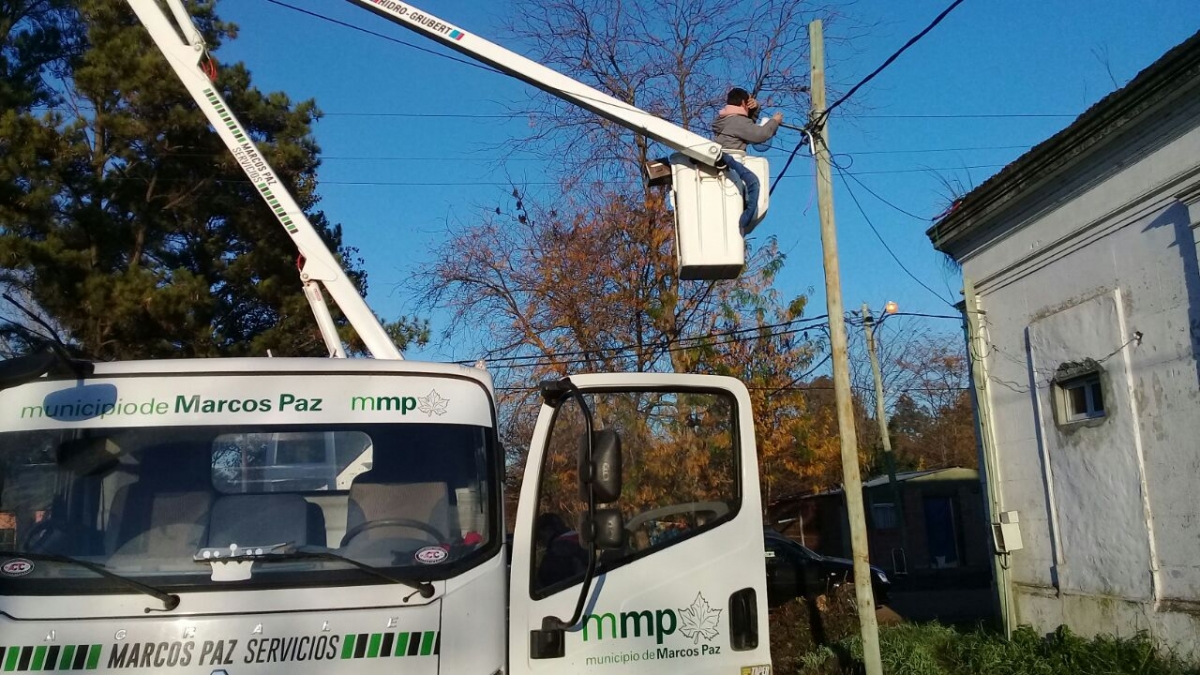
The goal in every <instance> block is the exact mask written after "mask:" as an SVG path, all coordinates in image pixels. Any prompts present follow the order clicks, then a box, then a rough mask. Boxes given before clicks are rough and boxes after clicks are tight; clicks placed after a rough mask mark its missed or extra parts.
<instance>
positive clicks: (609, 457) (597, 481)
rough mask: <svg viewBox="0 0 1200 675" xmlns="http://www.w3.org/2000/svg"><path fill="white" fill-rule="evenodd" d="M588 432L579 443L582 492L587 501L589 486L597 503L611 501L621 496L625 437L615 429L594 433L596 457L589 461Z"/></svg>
mask: <svg viewBox="0 0 1200 675" xmlns="http://www.w3.org/2000/svg"><path fill="white" fill-rule="evenodd" d="M587 441H588V439H587V435H584V436H583V437H581V438H580V443H579V496H580V499H582V500H583V501H587V498H588V487H589V486H590V487H591V489H592V491H593V492H594V494H595V495H596V503H597V504H609V503H612V502H615V501H617V499H619V498H620V496H621V437H620V436H619V435H617V432H615V431H613V430H612V429H604V430H602V431H596V432H593V433H592V461H591V462H590V463H589V462H588V443H587Z"/></svg>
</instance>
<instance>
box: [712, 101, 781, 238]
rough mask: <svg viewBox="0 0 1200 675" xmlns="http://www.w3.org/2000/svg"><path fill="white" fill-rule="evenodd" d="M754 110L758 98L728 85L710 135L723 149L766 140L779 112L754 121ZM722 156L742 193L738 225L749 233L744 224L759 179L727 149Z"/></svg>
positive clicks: (747, 221) (775, 128) (753, 212)
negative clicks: (727, 93)
mask: <svg viewBox="0 0 1200 675" xmlns="http://www.w3.org/2000/svg"><path fill="white" fill-rule="evenodd" d="M758 113H759V105H758V101H756V100H754V97H753V96H751V95H750V93H749V92H747V91H746V90H745V89H742V88H741V87H734V88H733V89H730V90H729V95H728V96H726V97H725V107H724V108H721V112H719V113H717V119H716V120H715V121H714V122H713V139H714V140H716V142H718V143H720V144H721V147H722V148H725V149H726V150H741V151H743V152H745V150H746V145H747V144H750V143H766V142H767V141H769V140H771V138H772V137H774V136H775V132H777V131H779V125H780V123H781V122H783V113H778V112H777V113H775V114H774V115H773V116H772V117H771V119H769V120H767V121H766V123H765V124H762V125H759V124H757V123H756V120H757V119H758ZM724 159H725V164H726V165H727V166H728V167H729V168H730V169H731V172H730V174H729V175H730V178H732V179H734V183H736V184H737V186H738V190H740V191H741V193H742V199H744V200H745V202H746V204H745V208H743V209H742V217H741V219H739V220H738V227H739V229H741V232H742V235H747V234H750V231H749V230H748V229H747V227H749V225H750V222H751V221H752V220H754V217H755V215H757V213H758V195H759V191H760V190H762V185H761V184H760V183H759V180H758V176H755V175H754V172H752V171H750V169H747V168H746V165H744V164H742V163H741V162H739V161H738V160H736V159H734V158H733V157H731V156H730V155H729V154H728V153H727V154H725V156H724Z"/></svg>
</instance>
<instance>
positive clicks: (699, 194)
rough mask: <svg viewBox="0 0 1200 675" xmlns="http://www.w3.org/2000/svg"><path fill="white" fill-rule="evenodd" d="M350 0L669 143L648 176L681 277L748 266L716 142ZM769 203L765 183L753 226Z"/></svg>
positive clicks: (469, 40) (384, 7) (474, 39)
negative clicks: (661, 191)
mask: <svg viewBox="0 0 1200 675" xmlns="http://www.w3.org/2000/svg"><path fill="white" fill-rule="evenodd" d="M349 1H350V2H352V3H353V4H356V5H359V6H361V7H363V8H365V9H367V10H369V11H371V12H374V13H375V14H378V15H379V16H382V17H384V18H385V19H388V20H389V21H392V22H393V23H396V24H399V25H400V26H403V27H405V28H408V29H409V30H412V31H414V32H416V33H419V34H421V35H424V36H425V37H428V38H432V39H434V40H436V41H437V42H440V43H441V44H443V45H445V46H447V47H449V48H450V49H453V50H455V51H457V52H459V53H461V54H464V55H466V56H468V57H470V58H472V59H474V60H476V61H479V62H481V63H484V64H487V65H489V66H491V67H493V68H495V69H497V70H499V71H501V72H504V73H507V74H508V75H511V76H513V77H515V78H517V79H520V80H522V81H524V82H527V83H529V84H531V85H533V86H535V87H537V88H538V89H541V90H542V91H544V92H546V93H548V94H550V95H552V96H556V97H558V98H561V99H563V100H564V101H567V102H568V103H572V104H574V105H577V106H579V107H581V108H584V109H585V110H590V111H592V112H594V113H596V114H597V115H600V116H601V117H604V118H605V119H607V120H609V121H611V122H614V123H616V124H619V125H621V126H623V127H625V128H626V129H629V130H631V131H633V132H635V133H638V134H642V135H644V136H648V137H650V138H652V139H654V140H656V141H658V142H659V143H662V144H663V145H665V146H667V147H669V148H671V149H672V150H674V151H675V153H674V154H673V155H671V156H670V157H669V158H667V162H666V163H667V164H669V165H670V173H669V174H668V176H669V178H668V177H667V176H664V177H662V178H659V179H652V180H651V183H652V184H666V183H670V184H671V186H672V192H671V201H672V204H673V206H674V211H675V233H676V242H675V243H676V262H677V267H678V271H679V275H680V277H681V278H684V279H732V278H736V277H737V276H738V275H739V274H741V271H742V268H743V267H744V266H745V241H744V240H743V237H742V232H741V231H740V229H739V227H738V219H739V217H740V216H741V214H742V210H743V205H742V197H741V194H740V193H739V192H738V190H737V187H736V186H735V185H734V184H733V183H732V182H731V181H730V180H729V179H728V178H727V177H726V176H725V172H724V170H723V169H724V162H723V161H722V156H723V151H722V149H721V146H720V144H718V143H716V142H715V141H713V140H711V139H707V138H705V137H703V136H700V135H699V134H696V133H694V132H692V131H689V130H687V129H684V128H683V127H680V126H678V125H676V124H674V123H672V122H669V121H667V120H664V119H661V118H659V117H656V116H654V115H652V114H650V113H648V112H646V111H644V110H641V109H639V108H637V107H635V106H633V105H630V104H629V103H626V102H624V101H621V100H619V99H617V98H614V97H612V96H610V95H608V94H606V93H604V92H602V91H600V90H598V89H595V88H593V87H590V86H588V85H586V84H584V83H582V82H579V81H577V80H574V79H572V78H570V77H568V76H566V75H563V74H562V73H559V72H557V71H555V70H552V69H550V68H547V67H546V66H543V65H542V64H540V63H537V62H536V61H533V60H531V59H528V58H526V57H524V56H521V55H520V54H517V53H515V52H513V51H510V50H508V49H505V48H504V47H501V46H499V45H497V44H495V43H492V42H489V41H488V40H485V39H483V38H481V37H479V36H478V35H474V34H471V33H468V32H466V31H464V30H463V29H461V28H459V27H457V26H455V25H453V24H451V23H449V22H447V21H444V20H442V19H439V18H438V17H435V16H432V15H430V14H427V13H425V12H422V11H421V10H419V9H417V8H416V7H413V6H412V5H409V4H406V3H402V2H396V1H395V0H349ZM739 154H740V153H739ZM742 161H743V163H744V164H745V165H746V166H747V167H748V168H749V169H750V170H751V171H753V172H754V173H755V175H757V176H758V178H759V181H760V183H761V184H763V185H766V184H768V183H769V181H768V166H767V161H766V160H765V159H763V158H761V157H746V158H744V159H743V160H742ZM654 164H657V165H658V166H659V167H662V166H663V164H664V163H663V162H662V161H659V162H655V163H654ZM654 171H655V170H654V169H651V168H650V167H647V175H648V176H651V177H652V176H653V172H654ZM664 173H665V171H664ZM768 205H769V190H761V191H760V194H759V201H758V208H757V214H756V216H755V218H754V220H753V221H751V223H750V226H751V227H753V226H754V225H757V224H758V223H759V222H760V221H761V220H762V218H763V217H764V216H765V215H766V213H767V208H768Z"/></svg>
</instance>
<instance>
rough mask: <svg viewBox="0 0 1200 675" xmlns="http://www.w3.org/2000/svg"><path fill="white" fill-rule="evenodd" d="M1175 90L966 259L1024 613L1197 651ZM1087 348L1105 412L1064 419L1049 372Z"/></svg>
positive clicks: (1035, 620) (1193, 101) (1198, 581)
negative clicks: (1015, 515) (1018, 545)
mask: <svg viewBox="0 0 1200 675" xmlns="http://www.w3.org/2000/svg"><path fill="white" fill-rule="evenodd" d="M1177 101H1185V102H1186V103H1174V104H1171V105H1169V106H1167V107H1164V108H1163V109H1161V110H1159V111H1157V112H1156V113H1154V114H1153V116H1151V117H1150V118H1148V119H1146V120H1145V121H1144V123H1139V124H1136V125H1130V126H1131V127H1134V129H1133V130H1132V131H1129V132H1126V133H1125V134H1123V136H1121V137H1120V138H1116V139H1109V140H1107V141H1105V142H1106V144H1107V145H1106V147H1105V149H1103V150H1101V151H1099V152H1097V153H1095V154H1094V155H1093V156H1092V157H1090V158H1088V159H1087V160H1085V162H1083V163H1080V164H1079V165H1078V166H1076V167H1075V168H1074V169H1073V170H1072V171H1071V172H1070V177H1069V178H1067V179H1065V180H1060V181H1056V182H1055V183H1054V184H1052V185H1048V186H1044V187H1042V188H1040V189H1037V190H1034V191H1032V193H1031V194H1028V195H1026V196H1024V197H1022V201H1021V203H1020V204H1019V205H1017V206H1016V207H1014V208H1013V209H1012V210H1011V211H1010V212H1009V213H1007V214H1006V215H1005V227H1004V228H1002V231H1001V232H1000V233H999V234H998V235H995V236H994V238H992V239H990V240H987V241H977V242H975V245H974V250H973V251H971V252H969V253H968V254H966V255H964V256H960V259H961V261H962V263H963V273H964V275H965V276H967V277H969V278H971V279H972V280H974V282H975V284H976V290H977V292H978V294H979V296H980V309H982V310H983V311H984V312H985V314H984V316H983V327H984V334H985V337H986V340H987V342H988V345H987V348H986V353H985V354H983V355H981V356H982V357H983V361H984V364H985V368H986V370H987V382H986V385H987V390H988V391H987V396H988V400H989V401H990V403H991V405H992V410H993V420H992V422H993V427H994V430H995V440H996V450H997V455H998V458H999V467H998V470H997V474H998V475H997V476H996V478H997V480H998V482H999V486H1000V494H1001V501H1002V509H1003V510H1016V511H1018V512H1019V513H1020V520H1021V533H1022V537H1023V539H1024V549H1023V550H1021V551H1018V552H1016V553H1014V554H1013V555H1012V556H1011V560H1010V561H1009V563H1008V564H1009V565H1010V569H1011V570H1012V577H1013V580H1014V584H1015V594H1016V611H1017V615H1018V619H1019V620H1020V621H1021V622H1027V623H1032V624H1034V626H1035V627H1037V628H1039V629H1043V630H1052V629H1053V628H1054V627H1056V626H1057V625H1059V624H1062V623H1066V624H1068V625H1070V626H1071V627H1072V628H1073V629H1075V630H1079V631H1082V632H1107V633H1114V634H1128V633H1130V632H1132V631H1134V630H1141V629H1145V630H1150V631H1151V632H1153V633H1154V634H1155V635H1157V636H1159V637H1160V638H1161V639H1162V640H1164V641H1165V642H1167V643H1169V644H1171V645H1172V646H1174V647H1176V648H1179V649H1181V650H1183V651H1184V652H1185V653H1191V654H1198V655H1200V653H1198V652H1197V649H1198V648H1197V646H1196V644H1195V643H1196V642H1197V640H1196V639H1195V637H1196V635H1198V634H1200V501H1198V500H1197V499H1196V494H1197V491H1198V490H1197V487H1198V485H1197V484H1198V482H1200V362H1198V361H1197V358H1196V353H1197V347H1198V345H1200V264H1197V259H1198V256H1197V238H1196V234H1195V229H1196V228H1197V227H1198V226H1200V87H1195V88H1194V90H1193V91H1191V92H1184V93H1182V94H1181V96H1180V97H1179V99H1177ZM1138 332H1140V334H1141V337H1140V339H1136V338H1135V337H1134V336H1135V334H1136V333H1138ZM1083 358H1092V359H1095V360H1097V361H1101V362H1102V363H1101V365H1102V368H1103V390H1104V395H1105V404H1106V405H1105V407H1106V410H1107V413H1108V414H1107V417H1106V418H1105V419H1104V420H1103V421H1102V422H1099V423H1096V424H1090V425H1087V426H1081V427H1072V428H1061V427H1060V426H1059V425H1058V424H1057V423H1056V420H1055V416H1054V395H1053V386H1052V385H1051V382H1050V381H1051V378H1052V377H1053V375H1054V373H1055V370H1056V368H1057V367H1058V366H1059V365H1060V364H1062V363H1064V362H1068V361H1075V360H1078V359H1083Z"/></svg>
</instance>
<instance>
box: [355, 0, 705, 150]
mask: <svg viewBox="0 0 1200 675" xmlns="http://www.w3.org/2000/svg"><path fill="white" fill-rule="evenodd" d="M349 1H350V2H352V3H354V4H356V5H360V6H362V7H364V8H366V9H368V10H370V11H372V12H374V13H376V14H378V15H380V16H382V17H384V18H385V19H388V20H390V21H392V22H394V23H397V24H399V25H401V26H404V27H405V28H408V29H411V30H413V31H415V32H417V33H420V34H421V35H424V36H426V37H430V38H433V39H434V40H437V41H438V42H440V43H442V44H444V45H446V46H447V47H449V48H451V49H453V50H455V51H457V52H460V53H462V54H465V55H467V56H469V57H470V58H472V59H475V60H476V61H479V62H481V63H486V64H487V65H489V66H492V67H493V68H496V69H497V70H501V71H503V72H505V73H507V74H509V75H512V76H513V77H515V78H517V79H519V80H523V81H525V82H527V83H529V84H531V85H533V86H535V87H537V88H538V89H541V90H542V91H544V92H546V93H548V94H550V95H552V96H557V97H558V98H561V99H563V100H565V101H567V102H569V103H573V104H575V105H577V106H579V107H581V108H583V109H585V110H590V111H592V112H594V113H596V114H597V115H599V116H601V117H603V118H605V119H608V120H611V121H612V122H615V123H616V124H619V125H621V126H623V127H625V128H626V129H629V130H631V131H634V132H636V133H639V134H642V135H643V136H648V137H650V138H653V139H654V140H656V141H658V142H659V143H662V144H663V145H665V146H667V147H669V148H671V149H672V150H675V151H676V152H680V153H682V154H684V155H686V156H688V157H690V158H692V159H694V160H696V161H697V162H700V163H702V164H705V165H708V166H716V165H717V162H718V160H720V158H721V154H722V152H721V146H720V144H718V143H716V142H714V141H713V140H712V139H709V138H705V137H703V136H701V135H699V134H696V133H693V132H691V131H688V130H687V129H684V128H683V127H680V126H678V125H676V124H673V123H671V122H668V121H667V120H664V119H662V118H659V117H655V116H654V115H651V114H650V113H648V112H646V111H644V110H642V109H640V108H637V107H634V106H632V105H630V104H628V103H625V102H624V101H621V100H619V99H616V98H613V97H612V96H609V95H608V94H605V93H604V92H602V91H600V90H598V89H594V88H592V87H589V86H588V85H586V84H584V83H582V82H578V81H576V80H574V79H572V78H570V77H567V76H566V75H563V74H562V73H559V72H557V71H555V70H552V69H550V68H547V67H546V66H543V65H542V64H540V63H538V62H536V61H532V60H530V59H527V58H525V57H524V56H521V55H520V54H517V53H516V52H512V51H509V50H508V49H505V48H504V47H501V46H500V45H497V44H495V43H493V42H489V41H487V40H485V39H483V38H481V37H479V36H478V35H474V34H471V33H468V32H466V31H464V30H462V29H461V28H458V27H457V26H454V25H452V24H450V23H448V22H446V21H443V20H441V19H439V18H437V17H435V16H431V15H429V14H426V13H424V12H422V11H420V10H418V9H417V8H416V7H413V6H412V5H407V4H404V3H401V2H394V1H393V0H349Z"/></svg>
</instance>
